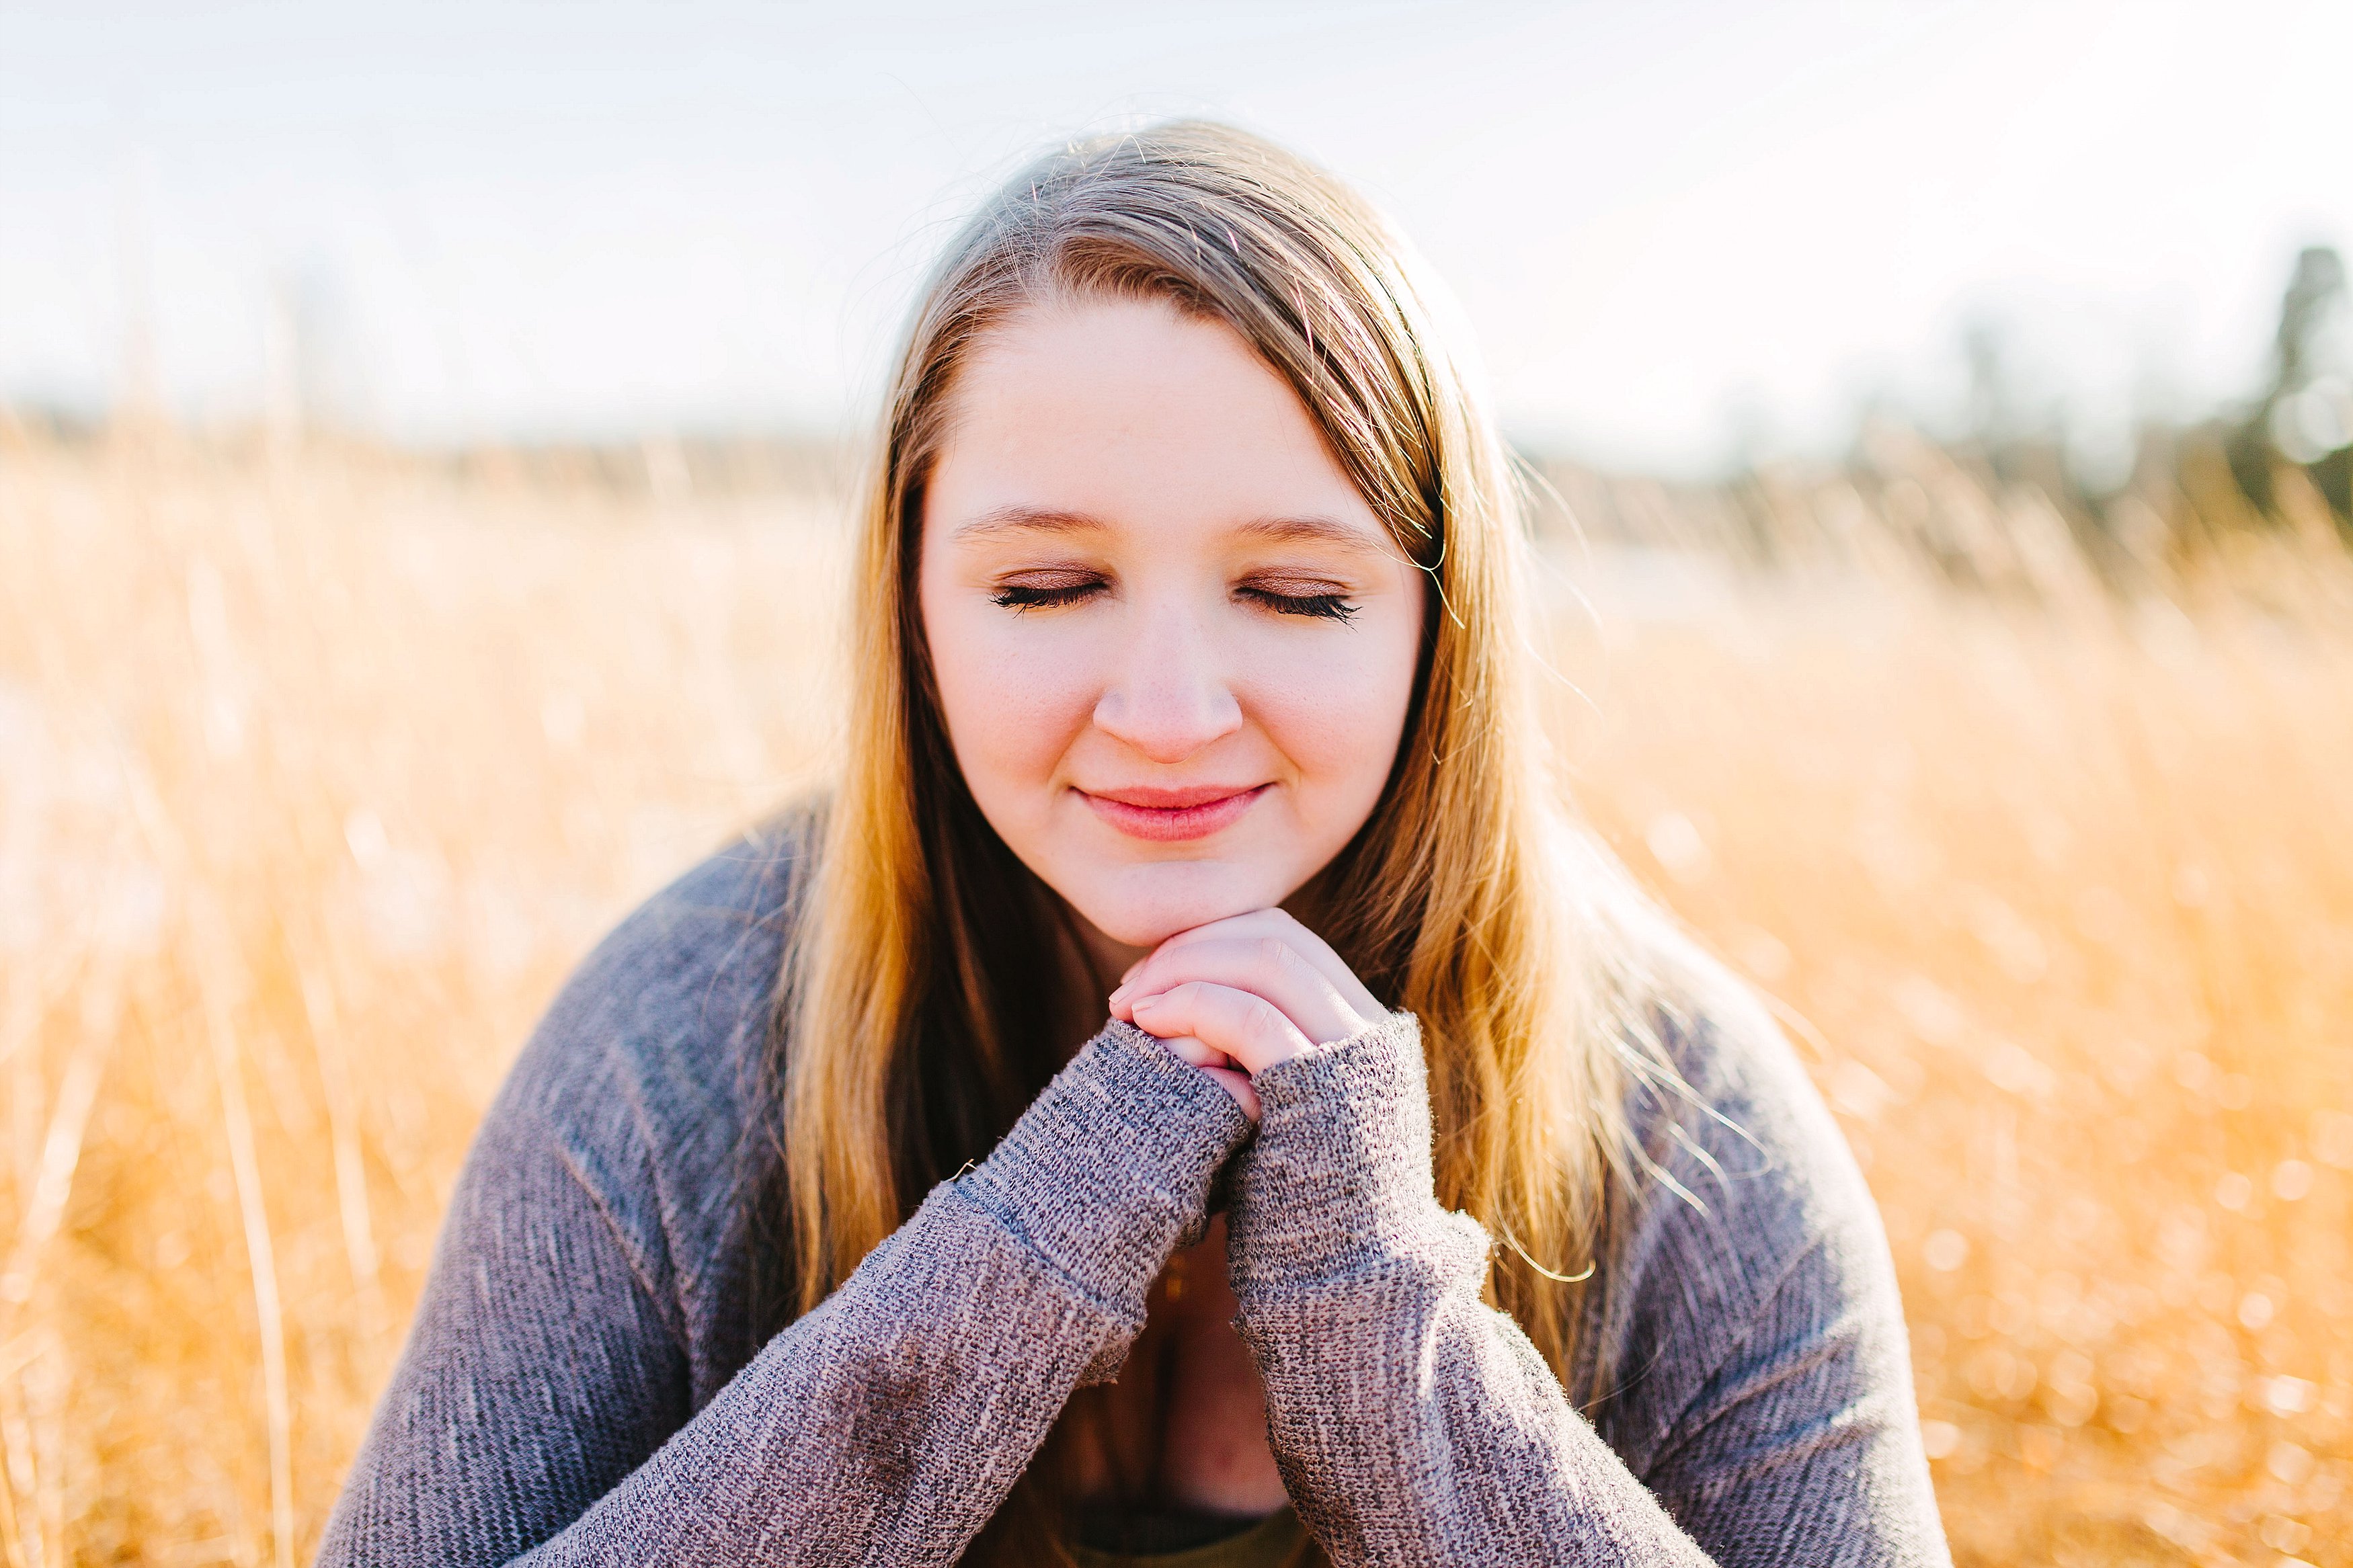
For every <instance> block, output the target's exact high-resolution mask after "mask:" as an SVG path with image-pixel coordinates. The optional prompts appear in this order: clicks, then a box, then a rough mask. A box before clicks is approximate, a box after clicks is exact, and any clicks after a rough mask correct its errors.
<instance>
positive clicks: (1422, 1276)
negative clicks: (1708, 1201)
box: [1229, 1014, 1946, 1568]
mask: <svg viewBox="0 0 2353 1568" xmlns="http://www.w3.org/2000/svg"><path fill="white" fill-rule="evenodd" d="M1255 1081H1256V1083H1257V1086H1258V1090H1259V1097H1260V1100H1261V1105H1262V1108H1263V1109H1262V1115H1261V1123H1260V1130H1259V1132H1258V1135H1257V1137H1256V1138H1255V1140H1253V1142H1251V1144H1250V1146H1249V1147H1248V1148H1247V1149H1246V1150H1245V1152H1244V1153H1243V1155H1242V1157H1241V1159H1240V1162H1239V1163H1238V1167H1237V1172H1236V1175H1235V1179H1234V1207H1233V1213H1232V1215H1231V1216H1230V1218H1229V1270H1230V1273H1231V1275H1232V1278H1233V1280H1234V1289H1235V1294H1236V1298H1237V1300H1238V1303H1239V1306H1240V1313H1239V1316H1238V1318H1237V1323H1238V1325H1239V1327H1240V1332H1241V1334H1242V1337H1243V1339H1244V1341H1245V1342H1247V1343H1248V1345H1249V1346H1250V1351H1251V1352H1252V1354H1253V1356H1254V1357H1255V1358H1256V1360H1257V1363H1258V1365H1259V1371H1260V1375H1261V1378H1262V1380H1263V1381H1264V1384H1265V1387H1266V1401H1267V1415H1268V1427H1269V1436H1270V1438H1271V1443H1272V1445H1273V1447H1274V1451H1275V1456H1276V1458H1277V1461H1278V1463H1279V1464H1280V1465H1281V1467H1282V1474H1283V1480H1284V1485H1285V1487H1286V1488H1287V1489H1288V1490H1289V1491H1290V1493H1291V1497H1292V1500H1293V1504H1294V1506H1295V1507H1296V1508H1297V1509H1298V1510H1299V1512H1300V1514H1301V1516H1302V1517H1303V1519H1304V1520H1305V1521H1306V1522H1307V1524H1308V1526H1309V1528H1310V1529H1311V1530H1313V1531H1314V1534H1315V1536H1316V1538H1317V1539H1318V1541H1319V1542H1322V1544H1323V1546H1324V1550H1325V1552H1327V1553H1328V1554H1329V1555H1330V1556H1331V1558H1332V1560H1333V1561H1334V1562H1335V1563H1338V1564H1342V1565H1343V1568H1353V1565H1355V1564H1360V1563H1462V1562H1479V1563H1496V1564H1537V1563H1571V1562H1573V1563H1592V1564H1604V1563H1643V1564H1657V1563H1686V1564H1704V1563H1792V1562H1802V1563H1841V1564H1844V1563H1853V1564H1862V1563H1905V1564H1914V1563H1918V1564H1928V1563H1943V1562H1945V1561H1946V1557H1945V1548H1944V1542H1943V1535H1942V1531H1941V1530H1940V1528H1939V1527H1938V1525H1937V1522H1936V1507H1935V1502H1934V1499H1933V1497H1932V1496H1931V1495H1930V1493H1929V1491H1928V1483H1927V1473H1926V1464H1925V1462H1924V1461H1922V1460H1921V1459H1920V1458H1919V1454H1918V1447H1919V1439H1918V1435H1917V1431H1916V1425H1915V1424H1914V1423H1912V1421H1911V1393H1910V1388H1909V1385H1908V1381H1905V1367H1904V1358H1903V1357H1902V1355H1901V1353H1900V1352H1899V1353H1898V1354H1897V1355H1896V1356H1895V1357H1894V1362H1893V1363H1892V1364H1891V1363H1890V1361H1889V1359H1888V1358H1887V1356H1886V1355H1885V1354H1884V1353H1883V1352H1884V1350H1885V1348H1886V1345H1887V1342H1888V1335H1889V1333H1890V1332H1892V1333H1893V1334H1894V1336H1895V1337H1896V1338H1895V1342H1896V1343H1897V1344H1898V1345H1900V1343H1901V1335H1902V1331H1903V1330H1902V1321H1901V1318H1900V1314H1899V1315H1897V1316H1896V1317H1895V1319H1894V1322H1893V1324H1892V1325H1891V1324H1889V1323H1887V1322H1885V1321H1880V1320H1883V1318H1884V1317H1885V1316H1886V1315H1887V1313H1888V1312H1889V1311H1890V1310H1892V1307H1893V1302H1894V1289H1893V1279H1892V1275H1891V1277H1890V1278H1889V1279H1887V1280H1886V1282H1885V1283H1886V1289H1884V1291H1882V1290H1880V1289H1877V1288H1876V1287H1877V1281H1876V1280H1875V1279H1862V1280H1858V1279H1855V1278H1853V1277H1852V1275H1853V1272H1854V1270H1855V1269H1856V1268H1861V1269H1862V1273H1864V1274H1866V1275H1867V1274H1869V1273H1870V1272H1871V1255H1870V1254H1869V1253H1868V1252H1867V1251H1866V1252H1863V1253H1862V1254H1859V1255H1858V1254H1855V1253H1853V1252H1852V1250H1849V1251H1846V1252H1842V1251H1841V1249H1840V1248H1838V1247H1835V1246H1832V1245H1828V1244H1827V1243H1819V1242H1818V1244H1817V1245H1814V1246H1811V1247H1807V1248H1805V1249H1804V1250H1803V1251H1802V1252H1801V1253H1800V1254H1799V1256H1798V1257H1797V1258H1793V1259H1790V1260H1788V1262H1787V1265H1786V1267H1785V1268H1784V1269H1783V1271H1782V1274H1781V1278H1780V1279H1779V1280H1778V1285H1777V1286H1774V1287H1772V1288H1769V1289H1767V1290H1766V1291H1764V1292H1763V1294H1762V1305H1761V1307H1759V1308H1757V1310H1754V1311H1753V1313H1750V1314H1748V1315H1747V1321H1743V1322H1740V1323H1735V1324H1722V1323H1719V1324H1715V1325H1712V1326H1711V1327H1712V1329H1713V1330H1715V1332H1714V1333H1712V1334H1711V1336H1709V1338H1708V1340H1707V1342H1709V1343H1719V1342H1720V1343H1725V1344H1729V1345H1733V1346H1735V1347H1736V1349H1734V1350H1733V1351H1732V1352H1729V1353H1727V1354H1725V1356H1724V1357H1723V1358H1722V1359H1721V1360H1720V1361H1718V1362H1717V1363H1715V1364H1714V1365H1713V1366H1710V1367H1706V1368H1703V1369H1700V1371H1701V1373H1704V1375H1698V1376H1694V1377H1693V1378H1692V1379H1691V1382H1692V1384H1693V1385H1694V1386H1693V1391H1692V1392H1691V1393H1690V1394H1689V1395H1688V1397H1683V1396H1679V1404H1678V1408H1677V1410H1676V1412H1675V1413H1674V1415H1673V1416H1672V1419H1671V1420H1670V1421H1669V1422H1668V1423H1667V1424H1666V1426H1667V1429H1666V1430H1665V1431H1664V1432H1663V1433H1662V1434H1661V1436H1660V1440H1659V1441H1658V1442H1657V1444H1656V1445H1655V1447H1654V1450H1653V1452H1654V1453H1655V1455H1656V1458H1655V1460H1654V1461H1646V1470H1647V1471H1648V1472H1649V1473H1646V1474H1645V1475H1639V1476H1638V1475H1637V1474H1636V1473H1635V1472H1634V1471H1633V1470H1631V1469H1630V1468H1628V1464H1627V1461H1626V1460H1625V1458H1622V1457H1621V1456H1620V1453H1619V1452H1618V1451H1617V1450H1616V1449H1615V1448H1613V1447H1611V1446H1610V1444H1609V1442H1607V1441H1605V1440H1604V1438H1603V1436H1601V1434H1600V1433H1599V1431H1597V1429H1596V1428H1595V1427H1594V1426H1593V1425H1592V1424H1591V1423H1590V1422H1588V1420H1587V1419H1586V1417H1585V1416H1584V1415H1581V1414H1580V1413H1579V1412H1578V1411H1577V1410H1576V1409H1574V1408H1572V1407H1571V1405H1569V1404H1568V1401H1567V1397H1566V1396H1565V1395H1564V1394H1563V1392H1562V1389H1561V1386H1560V1384H1559V1381H1558V1380H1557V1379H1556V1377H1555V1376H1554V1374H1553V1373H1552V1370H1551V1368H1550V1367H1549V1366H1547V1365H1546V1363H1545V1361H1544V1359H1543V1357H1542V1356H1541V1355H1540V1354H1538V1352H1536V1349H1535V1346H1534V1344H1532V1343H1531V1342H1529V1340H1528V1339H1527V1337H1526V1336H1525V1334H1524V1333H1523V1332H1522V1331H1520V1329H1519V1327H1518V1325H1517V1324H1515V1323H1514V1321H1512V1320H1511V1319H1510V1318H1509V1317H1508V1316H1506V1315H1505V1314H1504V1313H1502V1312H1499V1311H1497V1310H1494V1309H1493V1308H1491V1307H1489V1306H1487V1305H1486V1304H1485V1303H1484V1302H1483V1301H1482V1299H1481V1289H1482V1284H1483V1282H1484V1279H1485V1276H1486V1268H1487V1255H1488V1250H1489V1247H1490V1241H1489V1237H1488V1236H1487V1234H1486V1232H1485V1231H1484V1230H1483V1229H1482V1227H1481V1226H1479V1225H1478V1224H1477V1223H1476V1222H1475V1221H1473V1220H1472V1219H1471V1218H1470V1217H1469V1216H1467V1215H1461V1214H1454V1213H1450V1212H1448V1211H1446V1210H1444V1209H1442V1208H1440V1206H1439V1204H1438V1202H1437V1200H1436V1198H1435V1196H1434V1194H1433V1190H1432V1179H1431V1159H1430V1154H1431V1143H1430V1137H1431V1129H1430V1101H1429V1093H1428V1086H1427V1079H1426V1074H1425V1068H1424V1065H1423V1061H1422V1056H1421V1048H1420V1038H1419V1026H1418V1024H1417V1022H1416V1021H1415V1019H1414V1018H1413V1017H1412V1016H1411V1015H1409V1014H1395V1015H1391V1016H1389V1017H1388V1019H1386V1020H1384V1021H1383V1022H1382V1023H1381V1024H1379V1025H1378V1026H1376V1027H1374V1028H1373V1029H1371V1030H1368V1031H1366V1033H1364V1034H1361V1035H1358V1036H1356V1037H1352V1038H1350V1039H1348V1040H1345V1041H1341V1042H1338V1043H1337V1044H1335V1045H1333V1046H1329V1047H1323V1048H1320V1049H1318V1050H1315V1051H1313V1052H1309V1053H1307V1054H1305V1055H1303V1056H1300V1057H1295V1058H1291V1059H1290V1060H1287V1061H1284V1062H1282V1063H1279V1064H1277V1065H1276V1066H1274V1067H1272V1068H1269V1069H1267V1071H1265V1072H1263V1073H1261V1074H1260V1075H1258V1077H1257V1079H1256V1080H1255ZM1872 1223H1873V1224H1874V1225H1875V1220H1874V1221H1873V1222H1872ZM1858 1256H1859V1257H1860V1258H1862V1262H1861V1263H1860V1264H1858V1263H1857V1261H1856V1258H1857V1257H1858ZM1878 1257H1879V1258H1880V1259H1882V1262H1881V1264H1880V1267H1881V1268H1884V1264H1883V1257H1884V1247H1883V1246H1882V1247H1881V1249H1880V1253H1879V1254H1878ZM1842 1270H1843V1271H1844V1272H1843V1273H1842ZM1661 1294H1662V1296H1666V1295H1671V1294H1672V1286H1671V1285H1669V1286H1668V1287H1667V1288H1666V1289H1662V1291H1661ZM1669 1310H1672V1309H1669ZM1669 1338H1672V1336H1669ZM1652 1348H1653V1349H1657V1348H1660V1347H1659V1346H1657V1345H1654V1346H1653V1347H1652ZM1674 1353H1681V1352H1680V1351H1679V1350H1678V1351H1677V1352H1674ZM1891 1376H1893V1377H1894V1378H1895V1379H1896V1380H1897V1381H1898V1384H1899V1385H1900V1386H1898V1387H1897V1388H1894V1389H1890V1387H1889V1386H1888V1384H1887V1380H1888V1379H1889V1378H1890V1377H1891Z"/></svg>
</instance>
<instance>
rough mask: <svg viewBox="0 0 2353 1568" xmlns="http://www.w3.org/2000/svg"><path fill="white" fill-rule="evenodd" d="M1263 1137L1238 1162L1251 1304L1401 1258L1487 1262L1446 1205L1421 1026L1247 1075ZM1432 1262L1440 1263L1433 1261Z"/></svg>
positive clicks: (1369, 1033)
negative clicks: (1435, 1162)
mask: <svg viewBox="0 0 2353 1568" xmlns="http://www.w3.org/2000/svg"><path fill="white" fill-rule="evenodd" d="M1250 1082H1251V1083H1252V1085H1253V1086H1254V1087H1256V1089H1258V1097H1259V1104H1260V1107H1261V1110H1260V1115H1259V1128H1258V1136H1257V1137H1256V1138H1254V1139H1253V1140H1251V1142H1250V1145H1249V1147H1248V1148H1246V1149H1245V1150H1244V1151H1243V1152H1242V1155H1241V1157H1240V1159H1239V1160H1237V1161H1236V1162H1235V1171H1234V1174H1233V1177H1232V1186H1233V1193H1234V1199H1233V1212H1232V1214H1231V1215H1229V1218H1228V1220H1227V1231H1226V1234H1227V1244H1228V1253H1229V1265H1228V1267H1229V1273H1230V1274H1231V1276H1232V1279H1233V1286H1234V1290H1235V1293H1236V1295H1237V1296H1238V1297H1239V1298H1240V1300H1241V1301H1242V1304H1243V1305H1244V1307H1245V1308H1247V1307H1248V1305H1249V1303H1250V1300H1251V1298H1252V1297H1253V1296H1254V1295H1264V1294H1267V1293H1269V1292H1271V1291H1273V1290H1277V1289H1290V1288H1294V1287H1298V1286H1302V1285H1309V1284H1314V1283H1316V1282H1318V1281H1324V1280H1332V1279H1340V1278H1343V1277H1345V1276H1348V1275H1351V1274H1356V1273H1359V1272H1362V1271H1364V1270H1366V1269H1370V1268H1381V1267H1383V1266H1384V1265H1385V1264H1387V1263H1388V1262H1390V1261H1393V1260H1396V1259H1398V1258H1416V1257H1430V1256H1432V1255H1433V1254H1440V1255H1445V1256H1446V1257H1447V1258H1449V1259H1450V1260H1452V1261H1461V1260H1460V1259H1455V1258H1453V1255H1454V1254H1458V1253H1463V1252H1465V1250H1466V1249H1468V1250H1469V1251H1471V1252H1473V1253H1475V1254H1476V1255H1477V1256H1478V1257H1480V1258H1483V1257H1484V1255H1485V1250H1486V1247H1487V1245H1488V1244H1487V1240H1486V1236H1485V1233H1484V1232H1483V1231H1479V1234H1478V1235H1477V1237H1472V1235H1471V1234H1470V1232H1471V1231H1474V1230H1478V1227H1477V1226H1476V1225H1475V1224H1474V1223H1473V1222H1472V1221H1470V1220H1469V1219H1467V1218H1466V1217H1465V1216H1463V1215H1455V1214H1450V1213H1448V1212H1447V1211H1446V1210H1444V1209H1442V1208H1440V1206H1439V1205H1438V1199H1437V1197H1436V1194H1435V1193H1434V1190H1433V1183H1432V1178H1431V1161H1430V1083H1429V1072H1428V1068H1427V1067H1426V1065H1425V1064H1424V1062H1423V1059H1422V1054H1421V1025H1420V1021H1419V1019H1417V1018H1416V1017H1415V1016H1413V1015H1412V1014H1410V1013H1391V1014H1389V1015H1388V1016H1387V1017H1385V1018H1383V1019H1382V1020H1381V1021H1380V1022H1379V1023H1377V1024H1376V1025H1374V1026H1372V1027H1370V1028H1368V1029H1366V1030H1365V1031H1364V1032H1363V1033H1361V1034H1356V1035H1351V1036H1350V1037H1348V1038H1346V1039H1345V1040H1339V1041H1335V1043H1333V1044H1331V1045H1328V1046H1319V1047H1316V1048H1315V1049H1314V1050H1311V1051H1305V1052H1303V1053H1301V1054H1300V1055H1298V1056H1295V1057H1292V1058H1287V1059H1285V1060H1283V1061H1280V1062H1277V1063H1275V1064H1274V1065H1273V1066H1272V1067H1271V1068H1267V1069H1266V1070H1265V1071H1264V1072H1261V1073H1258V1074H1256V1075H1255V1076H1253V1077H1252V1079H1250ZM1433 1260H1434V1259H1433Z"/></svg>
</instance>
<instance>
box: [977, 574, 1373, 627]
mask: <svg viewBox="0 0 2353 1568" xmlns="http://www.w3.org/2000/svg"><path fill="white" fill-rule="evenodd" d="M1102 586H1103V584H1101V583H1073V584H1069V585H1067V586H1065V587H1060V588H1031V587H1027V586H1024V585H1022V584H1007V585H1006V586H1004V587H1002V588H999V589H998V590H997V592H996V593H995V594H994V595H991V597H992V599H993V600H994V602H996V603H997V604H999V605H1004V606H1005V607H1006V608H1008V609H1009V610H1014V611H1017V612H1018V611H1021V610H1041V609H1051V608H1053V607H1055V606H1057V605H1075V604H1077V603H1078V602H1079V601H1080V600H1081V599H1083V598H1085V597H1086V596H1087V595H1090V594H1092V593H1093V592H1094V591H1095V590H1096V589H1098V588H1100V587H1102ZM1236 592H1238V593H1240V594H1243V595H1247V596H1249V597H1250V598H1253V599H1256V600H1257V601H1258V602H1259V603H1261V604H1262V605H1266V606H1267V607H1268V608H1269V609H1271V610H1273V611H1274V612H1275V613H1276V614H1278V615H1285V616H1307V617H1309V618H1311V619H1314V620H1326V621H1339V622H1342V623H1344V624H1345V623H1346V622H1348V621H1352V620H1354V619H1356V611H1357V609H1358V607H1359V606H1357V605H1352V604H1350V603H1349V602H1348V598H1347V595H1345V594H1278V593H1276V592H1274V591H1273V590H1272V589H1271V588H1240V589H1237V590H1236Z"/></svg>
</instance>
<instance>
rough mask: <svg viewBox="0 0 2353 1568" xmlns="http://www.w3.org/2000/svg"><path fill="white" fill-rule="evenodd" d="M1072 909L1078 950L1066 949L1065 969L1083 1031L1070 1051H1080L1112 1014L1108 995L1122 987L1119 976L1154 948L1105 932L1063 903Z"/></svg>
mask: <svg viewBox="0 0 2353 1568" xmlns="http://www.w3.org/2000/svg"><path fill="white" fill-rule="evenodd" d="M1063 907H1064V908H1065V909H1066V910H1069V913H1070V917H1071V919H1070V923H1069V926H1068V928H1067V929H1068V930H1069V931H1071V933H1073V934H1075V935H1076V937H1077V939H1078V942H1077V951H1076V952H1066V953H1065V961H1064V963H1063V973H1065V974H1067V975H1068V976H1069V977H1070V979H1069V983H1068V984H1069V992H1068V994H1067V995H1066V997H1065V1005H1066V1006H1067V1007H1068V1009H1069V1016H1070V1017H1071V1019H1073V1020H1074V1021H1075V1024H1076V1027H1077V1028H1078V1029H1079V1030H1080V1033H1079V1034H1078V1035H1077V1037H1075V1038H1073V1039H1072V1040H1071V1045H1070V1053H1069V1054H1071V1055H1076V1054H1077V1052H1078V1048H1079V1047H1081V1046H1082V1045H1084V1044H1085V1043H1086V1042H1087V1041H1088V1040H1090V1039H1092V1038H1093V1037H1094V1033H1095V1031H1096V1030H1097V1029H1100V1028H1101V1027H1103V1020H1104V1019H1106V1018H1108V1017H1110V1016H1111V1008H1110V1005H1109V1004H1108V1002H1107V1000H1106V999H1107V998H1108V997H1109V996H1110V995H1111V994H1112V993H1113V991H1115V990H1117V989H1118V988H1119V977H1120V976H1121V975H1123V974H1124V973H1127V971H1128V970H1129V969H1130V968H1131V967H1132V966H1134V964H1136V963H1140V962H1141V961H1142V960H1143V959H1144V958H1145V956H1146V955H1147V954H1148V953H1150V952H1151V951H1152V950H1151V949H1150V948H1148V947H1130V946H1129V945H1128V944H1127V943H1125V942H1118V941H1115V940H1113V938H1111V937H1108V936H1105V935H1104V934H1103V932H1102V931H1098V930H1096V929H1095V924H1094V922H1093V921H1091V920H1089V919H1087V917H1086V916H1084V915H1082V914H1081V913H1079V912H1078V911H1077V910H1071V909H1070V908H1069V906H1068V905H1067V904H1065V905H1064V906H1063Z"/></svg>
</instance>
